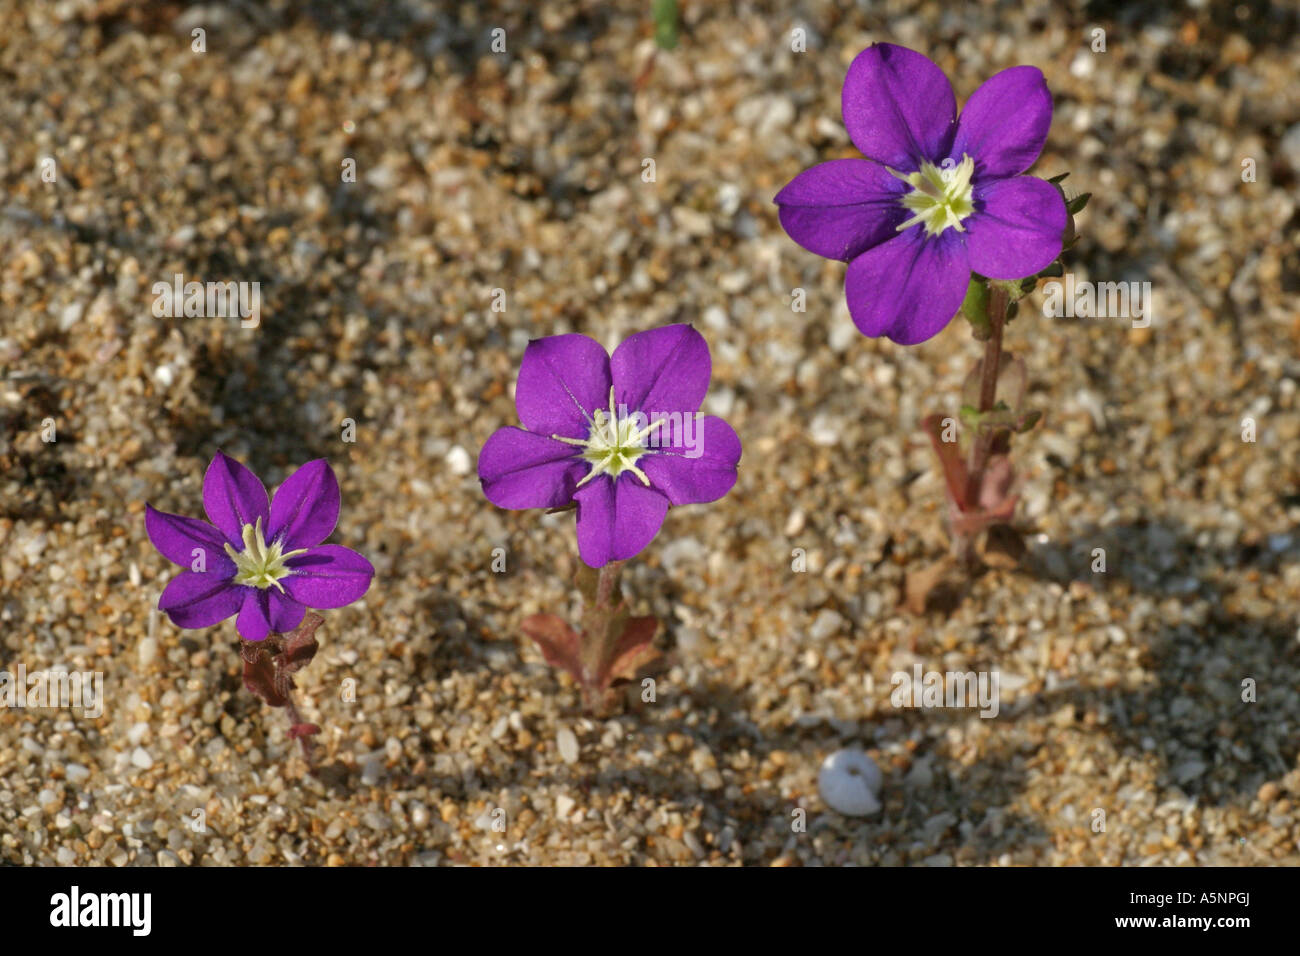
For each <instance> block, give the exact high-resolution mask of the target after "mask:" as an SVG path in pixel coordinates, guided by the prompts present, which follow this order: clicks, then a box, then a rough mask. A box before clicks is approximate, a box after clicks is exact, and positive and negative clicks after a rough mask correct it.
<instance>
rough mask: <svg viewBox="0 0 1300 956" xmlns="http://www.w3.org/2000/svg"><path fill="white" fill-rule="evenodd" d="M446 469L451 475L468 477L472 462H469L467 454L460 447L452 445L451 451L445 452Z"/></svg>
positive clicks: (472, 465)
mask: <svg viewBox="0 0 1300 956" xmlns="http://www.w3.org/2000/svg"><path fill="white" fill-rule="evenodd" d="M447 467H448V468H450V469H451V473H452V474H453V475H468V474H469V473H470V470H471V469H472V468H473V467H474V462H473V461H471V460H470V457H469V452H467V451H466V450H465V449H464V448H462V447H461V446H460V445H453V446H452V449H451V451H449V452H447Z"/></svg>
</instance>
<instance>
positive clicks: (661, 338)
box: [609, 325, 713, 415]
mask: <svg viewBox="0 0 1300 956" xmlns="http://www.w3.org/2000/svg"><path fill="white" fill-rule="evenodd" d="M609 365H610V370H611V372H612V373H613V377H614V395H615V399H616V401H617V403H618V404H619V405H623V406H626V407H627V409H628V411H642V412H645V413H646V414H647V415H653V414H654V413H656V412H694V411H696V410H698V409H699V407H700V403H701V402H702V401H704V395H705V393H706V392H707V391H708V390H709V376H710V375H711V374H712V373H713V360H712V359H711V358H710V357H709V344H708V343H707V342H705V341H704V336H702V335H700V333H699V332H697V331H695V329H693V328H691V327H690V326H689V325H665V326H663V327H662V328H658V329H650V330H649V331H647V332H638V333H637V334H636V335H633V336H630V337H628V338H626V339H624V340H623V341H622V342H621V343H620V344H619V346H618V348H616V349H615V350H614V357H613V358H612V359H610V363H609Z"/></svg>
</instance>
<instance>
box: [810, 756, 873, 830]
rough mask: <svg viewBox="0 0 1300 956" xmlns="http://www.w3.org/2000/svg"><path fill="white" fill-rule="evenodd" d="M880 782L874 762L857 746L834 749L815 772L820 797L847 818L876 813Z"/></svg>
mask: <svg viewBox="0 0 1300 956" xmlns="http://www.w3.org/2000/svg"><path fill="white" fill-rule="evenodd" d="M883 782H884V780H883V778H882V777H881V774H880V768H879V767H877V766H876V762H875V761H874V760H872V759H871V758H870V757H868V756H867V755H866V754H864V753H863V752H862V751H861V750H857V749H850V750H837V751H835V753H833V754H831V755H830V756H829V757H827V758H826V760H825V761H823V763H822V768H821V770H820V771H819V772H818V774H817V789H818V790H819V791H820V792H821V795H822V800H823V801H824V802H825V804H826V805H827V806H828V807H830V808H831V809H832V810H834V811H835V812H836V813H842V814H844V815H845V816H846V817H866V816H870V815H871V814H873V813H879V812H880V787H881V784H882V783H883Z"/></svg>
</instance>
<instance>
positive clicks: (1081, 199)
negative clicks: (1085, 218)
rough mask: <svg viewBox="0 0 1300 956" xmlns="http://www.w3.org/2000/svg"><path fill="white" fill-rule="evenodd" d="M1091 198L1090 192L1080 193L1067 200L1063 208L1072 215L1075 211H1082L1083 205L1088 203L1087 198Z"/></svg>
mask: <svg viewBox="0 0 1300 956" xmlns="http://www.w3.org/2000/svg"><path fill="white" fill-rule="evenodd" d="M1091 198H1092V193H1082V194H1080V195H1078V196H1075V197H1074V198H1073V199H1071V200H1069V201H1067V202H1066V204H1065V208H1066V209H1067V210H1068V211H1069V213H1070V215H1071V216H1073V215H1075V214H1076V213H1080V212H1082V211H1083V207H1084V206H1086V205H1088V200H1089V199H1091Z"/></svg>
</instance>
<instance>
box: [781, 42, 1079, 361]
mask: <svg viewBox="0 0 1300 956" xmlns="http://www.w3.org/2000/svg"><path fill="white" fill-rule="evenodd" d="M841 105H842V111H843V114H844V125H845V126H846V127H847V128H848V132H849V137H850V138H851V139H852V140H853V144H854V145H855V146H857V148H858V149H859V150H861V151H862V154H863V155H864V156H865V157H866V159H835V160H831V161H830V162H827V163H822V164H821V165H819V166H814V167H812V168H811V169H808V170H805V171H804V172H802V173H800V174H799V175H798V176H796V177H795V178H794V179H793V180H792V181H791V182H790V183H789V184H788V185H787V186H786V187H785V188H784V189H782V190H781V192H779V193H778V194H777V196H776V200H775V201H776V203H777V205H778V206H780V219H781V225H782V226H783V227H784V228H785V231H786V232H787V233H789V235H790V238H792V239H793V240H794V241H795V242H797V243H799V245H801V246H803V247H804V248H805V249H807V250H808V251H810V252H815V253H817V254H818V255H821V256H826V257H827V258H830V259H840V260H843V261H846V262H848V263H849V267H848V270H847V272H846V274H845V279H844V292H845V297H846V298H847V299H848V304H849V312H850V314H851V315H852V316H853V322H854V324H856V325H857V327H858V329H860V330H861V331H862V332H863V334H865V335H869V336H873V337H874V336H880V335H884V336H888V337H889V338H890V339H893V340H894V341H895V342H898V343H899V344H900V345H913V344H916V343H917V342H924V341H925V340H926V339H929V338H931V337H932V336H934V335H936V334H938V333H939V332H940V331H941V330H942V329H943V328H944V326H946V325H947V324H948V322H949V320H951V319H952V317H953V316H954V315H955V314H956V313H957V310H958V309H959V308H960V307H961V304H962V299H963V298H964V297H965V295H966V287H967V285H968V284H969V281H970V274H971V272H972V271H973V272H976V273H978V274H980V275H982V276H985V277H986V278H990V279H1020V278H1024V277H1025V276H1030V275H1033V274H1034V273H1036V272H1038V271H1039V270H1041V269H1043V268H1044V267H1046V266H1047V265H1049V264H1050V263H1051V262H1052V260H1054V259H1055V258H1056V257H1057V256H1058V255H1060V253H1061V240H1062V236H1063V234H1064V232H1065V228H1066V223H1067V221H1068V217H1067V215H1066V209H1065V201H1064V200H1063V199H1062V197H1061V193H1060V192H1059V191H1058V189H1057V188H1056V187H1055V186H1053V185H1052V184H1051V183H1049V182H1046V181H1045V180H1042V179H1036V178H1034V177H1032V176H1021V175H1019V174H1020V173H1022V172H1024V171H1025V170H1026V169H1028V168H1029V167H1030V166H1031V165H1032V164H1033V162H1034V160H1036V159H1037V158H1038V154H1039V153H1040V152H1041V151H1042V148H1043V144H1044V143H1045V142H1046V141H1047V131H1048V127H1050V126H1051V123H1052V96H1051V94H1050V93H1049V92H1048V90H1047V84H1046V82H1045V81H1044V80H1043V74H1042V72H1041V71H1040V70H1039V69H1038V68H1037V67H1033V66H1014V67H1011V68H1010V69H1007V70H1003V71H1002V72H1001V73H998V74H997V75H995V76H993V77H992V78H990V79H989V80H988V81H986V82H985V83H984V84H983V85H982V86H981V87H980V88H979V89H977V90H976V91H975V92H974V93H973V94H972V95H971V98H970V99H969V100H968V101H967V103H966V108H965V109H964V110H962V114H961V118H960V119H958V118H957V101H956V98H955V97H954V96H953V91H952V86H951V84H949V82H948V78H947V77H945V76H944V75H943V72H942V71H941V70H940V69H939V68H938V67H937V66H935V64H934V63H932V62H931V61H930V60H929V59H927V58H926V57H924V56H922V55H921V54H920V53H916V52H915V51H913V50H909V49H906V48H905V47H901V46H895V45H894V44H892V43H879V44H876V45H875V46H871V47H868V48H867V49H865V50H863V51H862V52H861V53H859V54H858V55H857V57H856V58H855V59H854V61H853V63H852V65H850V67H849V72H848V76H846V77H845V80H844V91H843V97H842V104H841Z"/></svg>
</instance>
